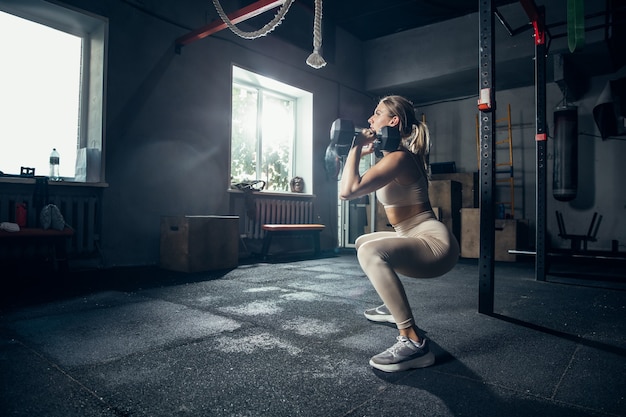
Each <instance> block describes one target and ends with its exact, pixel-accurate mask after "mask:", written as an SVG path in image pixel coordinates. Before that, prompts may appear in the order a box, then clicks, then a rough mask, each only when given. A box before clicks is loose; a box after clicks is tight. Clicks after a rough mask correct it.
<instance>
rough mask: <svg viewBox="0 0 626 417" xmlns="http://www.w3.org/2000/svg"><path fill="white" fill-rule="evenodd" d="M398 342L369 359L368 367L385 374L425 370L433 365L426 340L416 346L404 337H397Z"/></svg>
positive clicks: (433, 360)
mask: <svg viewBox="0 0 626 417" xmlns="http://www.w3.org/2000/svg"><path fill="white" fill-rule="evenodd" d="M396 339H397V340H398V341H397V342H396V343H395V344H394V345H393V346H391V347H390V348H389V349H387V350H385V351H384V352H382V353H379V354H378V355H376V356H373V357H372V358H371V359H370V365H371V366H373V367H374V368H376V369H380V370H381V371H385V372H399V371H406V370H407V369H413V368H425V367H427V366H430V365H432V364H433V363H435V355H434V354H433V353H432V352H431V351H430V349H428V344H427V342H426V339H424V340H423V341H422V344H421V345H417V344H416V343H415V342H413V341H412V340H411V339H409V338H408V337H406V336H398V337H397V338H396Z"/></svg>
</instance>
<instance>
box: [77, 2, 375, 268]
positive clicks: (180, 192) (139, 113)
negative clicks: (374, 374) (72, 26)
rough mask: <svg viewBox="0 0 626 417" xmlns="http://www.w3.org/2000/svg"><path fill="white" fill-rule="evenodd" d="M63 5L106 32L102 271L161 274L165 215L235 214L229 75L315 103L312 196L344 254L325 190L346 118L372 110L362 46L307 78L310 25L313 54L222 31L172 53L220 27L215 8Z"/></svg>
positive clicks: (332, 194)
mask: <svg viewBox="0 0 626 417" xmlns="http://www.w3.org/2000/svg"><path fill="white" fill-rule="evenodd" d="M66 3H67V4H69V5H71V6H75V7H78V8H81V9H83V10H85V11H88V12H92V13H96V14H98V15H101V16H104V17H106V18H108V19H109V24H110V26H109V45H108V46H109V49H108V68H107V75H108V76H107V88H108V90H107V124H106V149H105V158H106V182H107V183H108V184H109V186H108V188H107V189H106V190H105V191H104V197H103V200H104V201H103V213H102V214H103V233H102V252H103V258H104V262H105V265H104V266H105V267H111V266H118V265H146V264H156V263H158V258H159V244H160V218H161V216H164V215H185V214H229V195H228V192H227V188H228V186H229V182H230V181H229V177H228V174H229V165H228V164H229V155H230V150H229V145H230V118H231V115H230V85H231V64H237V65H239V66H242V67H244V68H247V69H250V70H252V71H256V72H259V73H261V74H263V75H265V76H268V77H273V78H276V79H279V80H280V81H282V82H285V83H288V84H292V85H294V86H296V87H298V88H301V89H304V90H307V91H310V92H312V93H313V95H314V100H313V101H314V102H313V106H314V108H313V114H314V120H313V138H314V139H313V140H314V144H313V155H312V156H311V157H312V158H313V161H314V162H313V163H314V167H313V170H314V183H313V190H312V192H313V194H315V195H316V196H317V199H316V207H317V210H318V213H317V214H318V218H319V221H320V222H322V223H324V224H326V225H328V227H327V230H326V231H325V232H324V236H323V238H322V245H323V249H329V248H331V249H332V248H334V247H335V246H336V245H337V242H336V232H335V230H336V227H337V224H336V223H337V215H336V201H337V191H336V182H335V181H332V180H329V179H327V177H326V174H325V171H324V160H323V157H324V151H325V149H326V146H327V145H328V142H329V134H328V132H329V127H330V125H331V123H332V121H333V120H334V119H335V118H337V117H339V116H340V115H341V113H342V112H344V111H345V113H346V114H349V115H351V116H355V115H357V114H368V113H367V112H369V111H370V110H371V107H372V105H371V100H370V99H369V98H368V97H367V95H365V94H363V93H360V92H359V91H363V79H364V76H363V73H362V70H361V69H360V67H359V66H356V65H353V63H354V62H355V61H358V60H360V59H361V57H360V53H361V45H360V43H358V42H357V41H356V40H355V39H354V38H352V37H350V36H348V35H347V34H345V33H342V32H339V31H337V32H336V33H334V35H333V38H332V39H331V38H328V39H327V42H329V45H330V44H332V45H333V46H334V47H335V48H336V50H340V51H343V52H342V53H337V54H335V55H333V56H329V57H328V61H329V62H331V63H329V65H327V66H326V67H325V68H323V69H321V70H315V69H313V68H311V67H309V66H308V65H306V63H305V60H306V58H307V57H308V55H309V54H310V53H311V51H312V36H313V35H312V33H313V32H312V21H313V17H312V16H309V17H310V24H311V26H310V27H311V43H310V45H311V46H310V49H303V48H300V47H297V46H294V45H293V44H292V43H290V42H287V41H285V40H283V39H282V38H281V37H280V36H279V35H272V36H267V37H264V38H261V39H257V40H243V39H240V38H238V37H236V36H235V35H233V34H232V33H230V31H228V30H226V31H222V32H219V33H218V34H215V35H213V36H210V37H207V38H205V39H202V40H199V41H196V42H194V43H192V44H190V45H187V46H185V47H183V49H182V51H181V53H180V54H176V53H175V48H174V41H175V39H177V38H178V37H180V36H182V35H185V34H187V33H188V32H189V31H190V30H192V29H196V28H198V27H201V26H203V25H205V24H206V23H208V22H209V21H212V20H213V19H214V18H215V17H216V13H215V10H214V9H213V5H212V4H211V3H210V2H206V1H203V0H186V1H184V2H170V1H158V0H153V1H142V2H134V1H130V0H129V1H124V0H68V1H67V2H66ZM137 5H139V6H141V7H136V6H137ZM291 12H292V11H290V14H291ZM297 13H300V15H302V13H301V12H297ZM297 13H294V14H295V15H296V16H297ZM288 16H290V15H288ZM270 18H271V16H270ZM301 27H303V28H304V27H306V22H305V23H304V24H303V25H302V26H301ZM244 30H246V29H245V28H244ZM248 30H253V29H248ZM343 97H345V98H346V100H345V104H342V100H343V99H342V98H343Z"/></svg>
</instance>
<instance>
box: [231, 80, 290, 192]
mask: <svg viewBox="0 0 626 417" xmlns="http://www.w3.org/2000/svg"><path fill="white" fill-rule="evenodd" d="M294 140H295V100H294V99H293V98H291V97H288V96H284V95H281V94H279V93H277V92H274V91H271V90H267V89H263V88H260V87H257V86H251V85H245V84H239V83H233V90H232V138H231V180H232V182H233V183H238V182H245V181H254V180H263V181H265V183H266V186H265V189H266V190H269V191H289V181H290V180H291V177H292V176H293V163H292V161H293V146H294Z"/></svg>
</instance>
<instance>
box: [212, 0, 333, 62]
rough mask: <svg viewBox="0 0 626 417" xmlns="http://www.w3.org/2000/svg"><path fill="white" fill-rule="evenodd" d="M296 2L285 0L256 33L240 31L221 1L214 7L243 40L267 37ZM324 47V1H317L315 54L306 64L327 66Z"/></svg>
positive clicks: (214, 3) (217, 1)
mask: <svg viewBox="0 0 626 417" xmlns="http://www.w3.org/2000/svg"><path fill="white" fill-rule="evenodd" d="M293 2H294V0H285V2H284V3H283V5H282V6H281V8H280V10H279V11H278V13H276V16H274V18H273V19H272V20H271V21H270V22H269V23H268V24H266V25H265V26H263V27H262V28H261V29H259V30H256V31H254V32H244V31H242V30H240V29H239V28H238V27H237V26H235V24H234V23H233V22H232V21H231V20H230V19H229V18H228V16H227V15H226V13H224V9H223V8H222V5H221V4H220V2H219V0H213V5H214V6H215V10H217V14H218V15H219V16H220V19H222V21H223V22H224V23H225V24H226V26H228V28H229V29H230V30H231V31H232V32H233V33H234V34H235V35H237V36H239V37H240V38H243V39H248V40H250V39H257V38H260V37H262V36H265V35H267V34H268V33H270V32H271V31H273V30H274V29H276V27H278V25H280V24H281V22H282V21H283V19H284V18H285V15H286V14H287V12H288V11H289V8H290V7H291V4H292V3H293ZM321 47H322V0H315V20H314V23H313V53H312V54H311V55H309V57H308V58H307V60H306V63H307V64H308V65H310V66H311V67H313V68H315V69H319V68H322V67H323V66H324V65H326V61H324V58H322V56H321V55H320V53H319V51H320V48H321Z"/></svg>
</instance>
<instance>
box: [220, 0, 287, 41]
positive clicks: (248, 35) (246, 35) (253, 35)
mask: <svg viewBox="0 0 626 417" xmlns="http://www.w3.org/2000/svg"><path fill="white" fill-rule="evenodd" d="M293 2H294V0H286V1H285V3H283V5H282V6H281V7H280V10H279V11H278V13H276V16H274V18H273V19H272V21H271V22H269V23H268V24H266V25H265V26H263V27H262V28H261V29H259V30H256V31H254V32H244V31H242V30H239V28H238V27H237V26H235V24H234V23H233V22H232V21H231V20H230V19H229V18H228V16H226V13H224V9H222V5H221V4H220V2H219V0H213V5H214V6H215V10H217V14H218V15H219V16H220V18H221V19H222V21H223V22H224V23H226V26H228V27H229V29H230V30H231V31H232V32H233V33H234V34H235V35H237V36H239V37H240V38H243V39H257V38H260V37H261V36H265V35H267V34H268V33H270V32H271V31H273V30H274V29H276V27H278V25H280V23H281V22H282V21H283V19H284V18H285V15H286V14H287V11H289V7H291V4H292V3H293Z"/></svg>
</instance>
